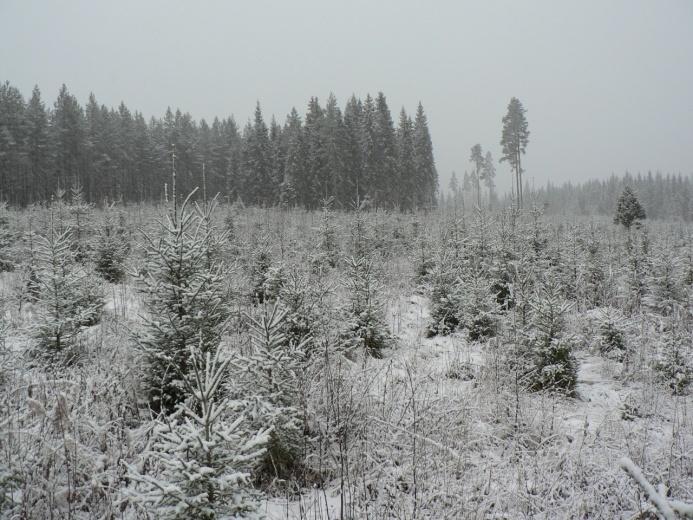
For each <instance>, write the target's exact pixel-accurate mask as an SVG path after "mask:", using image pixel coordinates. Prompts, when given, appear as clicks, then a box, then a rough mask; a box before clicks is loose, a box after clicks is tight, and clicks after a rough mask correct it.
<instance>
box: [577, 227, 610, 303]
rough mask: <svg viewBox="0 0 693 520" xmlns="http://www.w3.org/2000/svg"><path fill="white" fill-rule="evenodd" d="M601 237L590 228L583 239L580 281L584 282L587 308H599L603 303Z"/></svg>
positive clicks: (603, 280)
mask: <svg viewBox="0 0 693 520" xmlns="http://www.w3.org/2000/svg"><path fill="white" fill-rule="evenodd" d="M600 244H601V237H600V236H599V234H598V233H597V231H596V230H595V229H594V227H592V228H591V229H590V233H589V236H588V237H587V238H586V239H585V250H586V259H585V267H584V273H583V275H582V279H583V281H584V285H583V291H584V300H585V303H586V305H587V308H589V309H592V308H594V307H599V306H600V305H603V304H604V302H605V291H604V285H605V281H606V275H605V273H604V268H603V265H604V260H603V259H602V255H601V251H600Z"/></svg>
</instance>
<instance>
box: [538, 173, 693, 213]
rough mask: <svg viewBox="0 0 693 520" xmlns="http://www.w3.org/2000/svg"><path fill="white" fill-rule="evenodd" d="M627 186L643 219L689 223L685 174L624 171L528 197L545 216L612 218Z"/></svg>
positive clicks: (691, 188)
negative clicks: (642, 210) (543, 211)
mask: <svg viewBox="0 0 693 520" xmlns="http://www.w3.org/2000/svg"><path fill="white" fill-rule="evenodd" d="M627 187H629V188H631V189H632V190H633V191H634V193H635V194H636V196H637V199H638V200H639V201H640V204H641V205H642V207H643V209H644V210H645V212H646V213H647V218H654V219H672V220H683V221H686V222H691V221H693V204H691V196H692V195H693V184H692V182H691V177H690V176H688V175H681V174H676V175H674V174H666V175H664V174H662V173H661V172H656V173H652V172H647V173H646V174H641V173H638V174H637V175H633V174H631V173H628V172H626V173H625V174H624V175H622V176H616V175H612V176H611V177H609V178H608V179H601V180H590V181H586V182H583V183H570V182H567V183H564V184H562V185H558V186H557V185H554V184H551V183H547V185H546V186H545V187H542V188H540V189H538V190H536V191H535V192H534V193H533V194H532V198H534V199H535V200H536V201H538V202H539V203H540V204H542V205H543V206H545V208H546V211H547V213H549V214H556V213H568V214H571V213H572V214H576V215H613V214H614V212H615V211H616V209H617V204H618V199H619V195H621V193H622V192H623V191H624V190H625V189H626V188H627Z"/></svg>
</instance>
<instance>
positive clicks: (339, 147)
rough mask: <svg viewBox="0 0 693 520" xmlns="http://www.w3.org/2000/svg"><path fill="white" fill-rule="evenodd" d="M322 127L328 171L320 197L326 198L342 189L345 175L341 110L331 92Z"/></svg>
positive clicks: (335, 194) (344, 135) (344, 144)
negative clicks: (325, 185)
mask: <svg viewBox="0 0 693 520" xmlns="http://www.w3.org/2000/svg"><path fill="white" fill-rule="evenodd" d="M322 128H323V134H324V136H323V146H324V147H325V160H326V166H327V172H328V179H327V183H328V185H327V190H326V192H325V195H324V196H323V197H322V199H326V198H329V197H336V196H337V195H338V194H339V193H340V192H341V191H342V184H343V182H344V181H343V179H344V177H345V175H346V174H345V169H346V164H345V163H346V161H345V152H346V142H347V141H346V130H345V128H344V121H343V119H342V111H341V110H340V109H339V105H338V104H337V98H336V97H335V96H334V94H332V93H330V95H329V96H328V98H327V103H326V104H325V118H324V121H323V126H322ZM322 199H321V200H322Z"/></svg>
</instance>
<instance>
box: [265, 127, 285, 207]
mask: <svg viewBox="0 0 693 520" xmlns="http://www.w3.org/2000/svg"><path fill="white" fill-rule="evenodd" d="M269 141H270V176H269V178H270V186H269V189H268V194H267V196H268V201H267V203H268V204H271V205H275V204H277V203H278V202H279V193H280V189H281V184H282V181H283V180H284V166H285V163H286V147H285V146H284V138H283V136H282V127H281V126H280V125H279V123H277V120H276V119H275V118H274V116H272V121H271V122H270V129H269Z"/></svg>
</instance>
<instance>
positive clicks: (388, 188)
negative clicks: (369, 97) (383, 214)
mask: <svg viewBox="0 0 693 520" xmlns="http://www.w3.org/2000/svg"><path fill="white" fill-rule="evenodd" d="M373 122H374V124H373V137H374V156H373V168H374V172H373V173H374V178H373V185H372V187H371V189H372V194H373V199H374V201H375V204H376V206H378V207H384V208H391V207H393V206H394V205H395V204H398V203H399V190H398V188H399V182H400V180H399V178H398V173H399V172H398V170H397V151H396V145H395V128H394V124H393V122H392V115H391V114H390V108H389V107H388V106H387V100H386V99H385V94H383V93H382V92H378V96H377V98H376V100H375V117H374V120H373Z"/></svg>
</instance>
